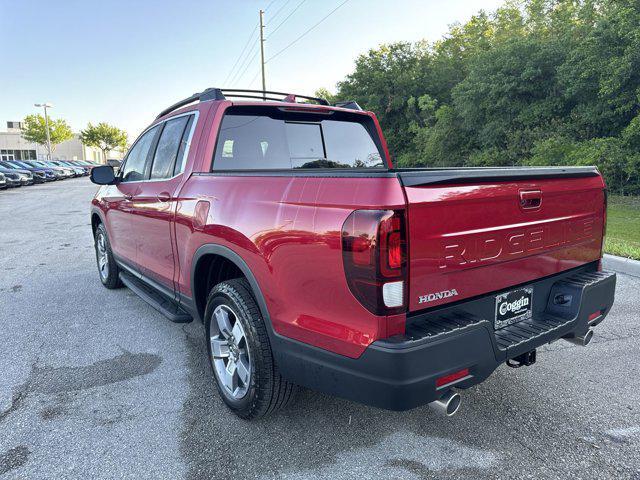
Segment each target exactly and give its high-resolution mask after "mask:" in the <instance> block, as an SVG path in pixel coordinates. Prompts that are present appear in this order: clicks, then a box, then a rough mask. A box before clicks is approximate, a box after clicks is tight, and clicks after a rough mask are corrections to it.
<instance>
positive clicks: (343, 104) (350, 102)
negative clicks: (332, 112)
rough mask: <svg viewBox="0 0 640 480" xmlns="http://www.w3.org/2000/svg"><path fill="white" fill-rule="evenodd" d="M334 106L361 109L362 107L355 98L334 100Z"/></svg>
mask: <svg viewBox="0 0 640 480" xmlns="http://www.w3.org/2000/svg"><path fill="white" fill-rule="evenodd" d="M333 105H334V106H335V107H340V108H349V109H351V110H362V107H361V106H360V105H358V102H356V101H355V100H347V101H346V102H336V103H334V104H333Z"/></svg>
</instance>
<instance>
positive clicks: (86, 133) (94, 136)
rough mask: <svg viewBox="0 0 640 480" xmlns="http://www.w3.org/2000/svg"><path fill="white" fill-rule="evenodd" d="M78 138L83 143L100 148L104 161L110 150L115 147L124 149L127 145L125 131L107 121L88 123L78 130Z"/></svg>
mask: <svg viewBox="0 0 640 480" xmlns="http://www.w3.org/2000/svg"><path fill="white" fill-rule="evenodd" d="M80 140H82V143H84V144H85V145H88V146H90V147H96V148H99V149H100V150H102V154H103V155H104V159H105V161H106V160H107V154H108V153H109V151H110V150H113V149H115V148H121V149H124V148H126V146H127V132H125V131H124V130H120V129H119V128H117V127H114V126H113V125H109V124H108V123H103V122H101V123H99V124H97V125H92V124H91V123H89V125H87V128H85V129H84V130H82V131H81V132H80Z"/></svg>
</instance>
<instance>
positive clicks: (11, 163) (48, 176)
mask: <svg viewBox="0 0 640 480" xmlns="http://www.w3.org/2000/svg"><path fill="white" fill-rule="evenodd" d="M4 164H6V165H4ZM0 165H3V166H5V167H6V168H11V167H14V168H17V169H20V170H29V171H30V172H33V174H34V178H35V175H36V173H38V174H44V178H45V180H46V181H47V182H51V181H54V180H57V177H56V174H55V173H54V170H53V169H51V168H43V167H35V166H33V165H30V164H28V163H26V162H25V161H20V160H7V161H2V162H0Z"/></svg>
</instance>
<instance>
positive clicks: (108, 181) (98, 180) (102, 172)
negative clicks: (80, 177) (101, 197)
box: [89, 165, 116, 185]
mask: <svg viewBox="0 0 640 480" xmlns="http://www.w3.org/2000/svg"><path fill="white" fill-rule="evenodd" d="M89 178H90V180H91V181H92V182H93V183H95V184H96V185H113V184H114V183H115V182H116V176H115V174H114V173H113V167H111V166H109V165H100V166H99V167H93V168H92V169H91V176H90V177H89Z"/></svg>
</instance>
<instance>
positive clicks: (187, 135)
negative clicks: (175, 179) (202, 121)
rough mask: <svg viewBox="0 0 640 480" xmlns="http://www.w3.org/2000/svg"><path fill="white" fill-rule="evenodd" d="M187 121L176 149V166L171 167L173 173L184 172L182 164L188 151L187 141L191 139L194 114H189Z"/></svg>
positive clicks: (184, 162) (185, 161) (184, 163)
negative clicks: (178, 146)
mask: <svg viewBox="0 0 640 480" xmlns="http://www.w3.org/2000/svg"><path fill="white" fill-rule="evenodd" d="M188 118H189V121H188V122H187V126H186V127H184V133H183V134H182V140H181V141H180V148H179V149H178V156H177V157H176V166H175V167H174V169H173V174H174V175H178V174H179V173H182V172H184V166H185V165H186V163H187V155H188V153H189V151H188V150H189V142H190V141H191V133H192V132H193V128H194V127H193V122H194V121H195V115H189V117H188Z"/></svg>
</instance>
